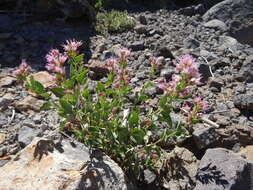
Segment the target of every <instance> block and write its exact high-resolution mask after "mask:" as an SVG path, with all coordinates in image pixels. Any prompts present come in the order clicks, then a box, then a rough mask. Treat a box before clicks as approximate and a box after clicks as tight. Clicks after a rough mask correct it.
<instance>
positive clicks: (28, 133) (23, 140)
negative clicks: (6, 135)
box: [18, 126, 40, 147]
mask: <svg viewBox="0 0 253 190" xmlns="http://www.w3.org/2000/svg"><path fill="white" fill-rule="evenodd" d="M39 133H40V130H38V129H34V128H31V127H27V126H23V127H21V128H20V129H19V131H18V142H19V143H20V145H21V147H25V146H27V145H28V144H30V143H31V142H32V140H33V139H34V138H35V137H36V136H37V135H38V134H39Z"/></svg>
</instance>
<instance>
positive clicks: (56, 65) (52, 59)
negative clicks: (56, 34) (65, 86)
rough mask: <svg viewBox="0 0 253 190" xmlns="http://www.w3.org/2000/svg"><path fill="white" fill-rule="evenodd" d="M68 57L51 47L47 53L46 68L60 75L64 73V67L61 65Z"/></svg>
mask: <svg viewBox="0 0 253 190" xmlns="http://www.w3.org/2000/svg"><path fill="white" fill-rule="evenodd" d="M67 59H68V56H67V55H66V54H62V53H60V51H59V50H58V49H52V50H51V51H50V52H49V53H48V54H47V55H46V60H47V65H46V68H47V70H48V71H51V72H53V73H57V74H60V75H65V68H64V67H63V65H64V63H65V62H66V60H67Z"/></svg>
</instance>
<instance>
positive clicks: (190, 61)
mask: <svg viewBox="0 0 253 190" xmlns="http://www.w3.org/2000/svg"><path fill="white" fill-rule="evenodd" d="M81 45H82V42H80V41H75V40H72V41H67V43H66V44H65V45H64V46H63V48H64V52H63V53H61V52H60V51H59V50H58V49H53V50H51V51H50V52H49V53H48V55H47V56H46V59H47V62H48V63H47V65H46V68H47V69H48V70H49V71H50V72H52V73H53V76H52V80H53V81H54V84H53V85H52V86H50V87H49V88H48V89H46V88H44V87H43V85H42V84H40V83H39V82H38V81H35V80H34V79H33V78H32V77H28V75H27V73H28V72H29V70H26V69H24V61H23V63H22V64H21V65H20V68H19V69H18V71H15V73H14V74H15V75H16V76H17V77H19V76H23V77H19V78H20V80H25V83H26V86H27V88H28V89H30V90H32V91H33V92H36V93H37V94H38V95H40V96H41V97H42V98H44V99H47V100H48V102H47V103H46V104H45V105H44V108H49V107H54V108H55V109H57V110H58V113H59V115H60V116H61V117H62V118H63V122H62V123H61V130H64V131H65V132H66V133H73V134H75V136H76V137H77V139H78V140H79V141H81V142H83V143H84V144H86V145H87V146H88V147H90V148H95V149H99V150H101V151H103V152H105V153H106V154H108V155H109V156H110V157H111V158H113V159H114V160H115V161H116V162H117V163H118V164H119V165H120V166H121V167H122V168H123V169H124V170H125V171H127V172H131V173H134V174H135V175H136V176H137V177H138V176H139V175H140V173H141V171H142V170H143V169H145V168H149V169H152V170H153V171H157V172H158V171H159V169H160V168H161V167H162V166H163V159H164V158H163V156H164V150H163V149H162V147H161V145H162V144H164V143H166V142H168V141H170V140H171V139H176V138H183V137H185V136H187V135H189V132H188V127H189V126H192V125H193V124H194V123H196V122H199V120H200V118H201V113H202V112H203V111H205V110H206V109H207V103H206V102H205V101H203V100H202V99H201V98H199V97H194V94H192V88H193V87H194V86H196V85H198V84H200V78H201V76H200V74H199V72H198V68H197V66H196V64H194V62H195V59H194V58H192V57H191V56H190V55H186V56H183V57H181V58H180V60H179V62H177V63H176V70H177V71H178V73H177V74H175V75H174V76H173V77H172V80H171V81H169V82H164V83H159V84H151V83H148V84H145V85H144V86H143V88H142V89H141V90H140V91H139V92H138V93H136V94H135V95H134V100H132V99H131V100H130V98H129V94H130V93H131V90H132V88H131V87H130V85H129V81H130V77H132V76H131V75H130V73H129V71H128V68H127V66H128V57H130V56H131V52H130V51H129V50H127V49H120V50H118V52H117V58H112V59H109V60H107V62H106V64H105V65H104V66H105V68H106V69H107V70H108V73H107V78H106V80H105V81H104V80H103V82H102V81H98V82H97V85H96V88H95V90H94V91H91V90H90V88H89V86H88V72H89V70H88V69H87V68H86V67H85V64H84V61H83V56H84V55H83V54H80V53H79V52H78V47H80V46H81ZM151 61H152V64H156V63H157V62H158V61H159V60H157V59H156V58H152V59H151ZM65 62H67V63H68V64H69V65H70V73H69V77H67V75H66V72H65V68H64V64H65ZM25 66H26V67H28V65H27V64H26V63H25ZM152 67H153V70H155V69H156V67H155V65H153V66H152ZM150 85H157V86H158V87H159V88H161V89H163V90H164V94H163V95H162V96H161V97H160V101H159V103H158V105H157V107H156V108H151V107H150V108H149V107H147V109H146V110H144V111H143V110H141V109H140V106H139V105H140V104H144V103H145V102H146V101H147V100H148V96H146V95H145V88H146V87H149V86H150ZM53 95H54V96H56V97H57V98H56V99H55V98H51V97H52V96H53ZM192 97H193V98H192ZM179 101H180V102H183V104H182V105H181V106H179V107H178V104H175V103H176V102H179ZM176 105H177V106H176ZM175 108H177V109H178V108H179V110H180V109H181V110H182V114H184V115H185V113H187V114H186V115H185V116H186V117H185V118H186V119H185V121H184V122H180V123H179V122H178V123H174V122H173V120H172V118H171V113H172V112H173V111H174V110H175ZM154 135H158V138H154Z"/></svg>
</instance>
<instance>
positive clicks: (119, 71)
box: [105, 48, 131, 87]
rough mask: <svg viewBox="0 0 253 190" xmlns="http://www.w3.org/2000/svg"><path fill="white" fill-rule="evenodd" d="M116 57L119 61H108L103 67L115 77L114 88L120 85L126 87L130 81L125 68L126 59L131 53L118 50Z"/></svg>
mask: <svg viewBox="0 0 253 190" xmlns="http://www.w3.org/2000/svg"><path fill="white" fill-rule="evenodd" d="M117 55H118V56H119V59H116V58H111V59H109V60H108V61H107V63H106V65H105V67H106V68H107V69H108V70H109V71H110V72H112V73H114V74H115V75H116V81H117V83H116V84H115V86H116V87H120V86H121V85H128V84H129V81H130V78H129V71H128V70H127V69H126V68H125V66H126V58H127V57H128V56H130V55H131V51H130V50H128V49H125V48H123V49H120V50H118V52H117Z"/></svg>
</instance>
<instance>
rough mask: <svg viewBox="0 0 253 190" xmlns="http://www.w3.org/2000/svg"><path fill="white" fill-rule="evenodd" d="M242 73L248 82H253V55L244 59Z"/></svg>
mask: <svg viewBox="0 0 253 190" xmlns="http://www.w3.org/2000/svg"><path fill="white" fill-rule="evenodd" d="M240 74H241V75H242V76H243V78H244V80H246V82H253V55H249V56H248V57H247V58H246V60H245V61H244V63H243V65H242V67H241V70H240Z"/></svg>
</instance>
